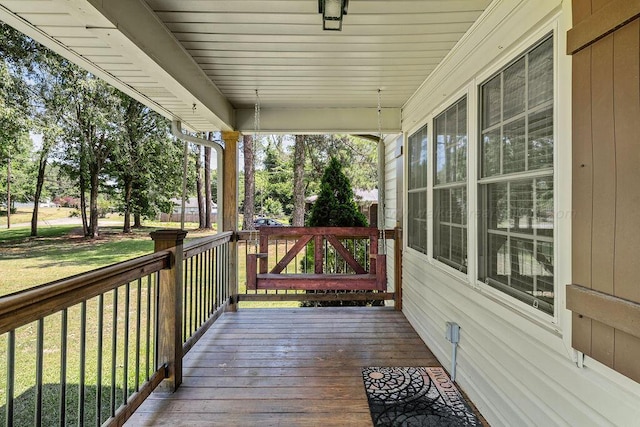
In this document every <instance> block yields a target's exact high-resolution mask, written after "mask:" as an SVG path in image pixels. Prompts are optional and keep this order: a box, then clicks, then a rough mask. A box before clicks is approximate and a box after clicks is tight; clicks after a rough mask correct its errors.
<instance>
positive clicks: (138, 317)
mask: <svg viewBox="0 0 640 427" xmlns="http://www.w3.org/2000/svg"><path fill="white" fill-rule="evenodd" d="M141 299H142V279H138V287H137V296H136V380H135V391H136V393H137V392H138V391H140V325H141V323H140V321H141V316H142V312H141V310H142V301H141Z"/></svg>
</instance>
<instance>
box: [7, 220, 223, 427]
mask: <svg viewBox="0 0 640 427" xmlns="http://www.w3.org/2000/svg"><path fill="white" fill-rule="evenodd" d="M151 225H152V226H150V227H145V228H143V229H140V230H135V231H134V232H133V233H132V234H129V235H124V234H122V233H121V228H120V227H101V228H100V237H99V238H98V239H96V240H90V239H85V238H84V237H83V236H82V233H81V230H80V229H79V227H78V226H77V225H60V226H42V227H40V230H39V233H40V236H39V237H36V238H31V237H29V234H30V229H29V228H28V227H22V228H15V229H9V230H6V229H4V230H0V272H2V274H0V296H2V295H6V294H8V293H11V292H16V291H19V290H23V289H26V288H29V287H32V286H35V285H39V284H43V283H47V282H50V281H52V280H56V279H60V278H64V277H68V276H71V275H74V274H77V273H81V272H85V271H88V270H93V269H95V268H99V267H103V266H106V265H109V264H113V263H116V262H120V261H123V260H127V259H130V258H134V257H137V256H140V255H144V254H148V253H151V252H153V241H152V240H151V238H150V237H149V233H150V232H151V231H153V230H155V229H157V228H177V227H179V225H178V224H167V223H162V224H156V223H152V224H151ZM187 225H188V226H193V224H187ZM212 233H213V232H212V231H208V232H203V231H191V232H190V233H189V235H188V236H187V238H188V239H193V238H200V237H204V236H206V235H209V234H212ZM130 295H131V305H130V307H129V309H128V310H127V309H125V307H124V306H123V304H124V301H125V296H126V292H125V288H124V287H121V288H120V289H119V291H118V309H117V310H116V312H117V318H118V321H117V330H115V331H114V329H113V327H112V316H113V313H114V293H113V292H110V293H107V294H106V295H105V296H104V301H103V303H102V304H103V305H102V306H100V305H99V299H98V298H92V299H91V300H89V301H88V303H87V318H86V327H87V331H86V346H87V353H86V361H85V366H86V372H85V375H86V377H85V380H84V382H85V398H86V400H87V401H88V402H91V403H89V404H88V406H87V407H86V408H85V410H86V413H85V416H84V420H85V423H86V424H87V425H95V424H96V421H95V412H96V411H95V409H96V407H95V402H96V397H95V396H96V395H97V393H98V390H101V392H102V398H101V401H102V410H101V413H102V417H101V419H102V421H104V420H105V419H106V418H107V417H108V409H109V406H110V404H111V400H110V399H111V391H112V390H114V392H115V398H116V406H117V405H119V404H120V403H121V402H122V399H123V389H124V379H123V376H124V367H123V360H124V348H125V347H124V338H125V337H126V336H127V335H126V334H127V332H128V333H129V339H128V341H129V350H128V352H129V354H130V359H129V360H130V366H131V370H130V371H129V372H128V377H129V381H128V382H129V384H130V387H131V384H133V381H134V378H135V371H134V369H135V367H133V366H132V365H131V364H132V361H134V360H135V356H134V355H133V353H132V352H133V348H134V347H135V346H134V344H135V338H134V335H135V331H136V326H135V313H136V310H135V306H136V303H137V299H136V293H135V284H134V285H133V286H132V290H131V292H130ZM146 295H147V291H146V286H145V285H143V287H142V293H141V296H140V299H141V301H142V307H141V313H142V319H144V318H145V317H146V309H145V303H144V301H145V300H146ZM152 300H155V298H152ZM99 313H102V314H103V316H104V317H103V319H104V324H103V327H102V331H103V334H104V343H103V345H102V347H101V348H102V352H101V353H102V356H101V359H102V360H103V367H102V369H101V371H102V374H101V379H100V383H101V384H102V387H101V388H100V389H98V388H97V387H96V384H97V383H98V376H97V371H96V366H97V360H98V350H97V349H98V348H100V347H99V346H98V344H97V337H98V329H99V328H98V324H99V323H98V315H99ZM127 316H128V317H129V319H130V321H131V324H130V326H129V328H128V329H127V330H126V331H125V327H124V322H125V317H127ZM68 322H69V323H68V325H69V326H68V331H67V337H68V340H69V341H68V348H67V353H66V354H67V358H68V365H67V372H66V379H67V383H68V387H67V395H66V402H65V403H66V404H65V406H66V409H65V413H66V414H67V416H68V417H69V418H71V420H69V421H70V422H72V423H73V424H75V421H77V413H78V402H79V400H78V396H79V394H78V380H79V378H80V377H79V372H80V370H79V366H80V362H79V354H80V349H79V340H78V337H79V336H80V325H81V324H82V322H81V316H80V306H74V307H72V308H71V309H69V310H68ZM60 325H61V314H60V313H56V314H53V315H51V316H48V317H46V318H45V320H44V334H43V335H44V343H43V355H44V358H43V361H44V366H43V399H44V401H43V408H44V417H45V418H44V425H51V424H57V419H58V417H59V410H58V408H59V406H60V401H59V378H60V356H61V355H60V352H61V342H60V334H61V326H60ZM36 331H37V324H36V323H31V324H28V325H25V326H23V327H21V328H18V329H17V330H16V348H15V351H16V354H15V360H16V361H15V371H14V372H15V396H16V401H15V408H14V410H15V414H16V419H15V425H31V424H32V420H33V416H34V407H35V388H34V385H35V384H34V378H35V370H36V364H35V360H36V359H35V355H36V353H37V351H36V338H35V337H36ZM141 332H142V335H143V337H144V335H145V333H146V331H145V326H144V323H143V324H142V325H141ZM114 334H115V336H116V341H117V345H116V347H117V355H116V360H117V362H116V364H115V371H114V372H113V374H114V375H112V372H111V371H110V369H111V368H110V367H111V358H112V355H111V347H110V343H111V340H112V338H113V335H114ZM142 345H143V348H146V347H145V343H144V339H143V342H142ZM150 347H151V349H153V343H151V345H150ZM6 349H7V334H4V335H2V336H0V425H4V424H5V423H4V415H5V404H6V394H5V387H4V386H5V384H6V375H7V370H6V367H7V353H6ZM151 357H153V354H152V353H151ZM140 364H141V365H143V367H144V363H143V362H142V361H141V362H140ZM144 378H145V375H144V373H142V372H141V373H140V379H141V381H144ZM112 385H114V386H115V388H112Z"/></svg>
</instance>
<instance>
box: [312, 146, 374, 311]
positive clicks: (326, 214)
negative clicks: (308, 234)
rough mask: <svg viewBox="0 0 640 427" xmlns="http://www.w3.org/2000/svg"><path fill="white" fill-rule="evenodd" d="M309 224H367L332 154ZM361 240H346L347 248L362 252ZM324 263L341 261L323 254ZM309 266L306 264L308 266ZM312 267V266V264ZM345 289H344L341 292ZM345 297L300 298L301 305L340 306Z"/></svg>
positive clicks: (348, 182)
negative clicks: (314, 301) (335, 298)
mask: <svg viewBox="0 0 640 427" xmlns="http://www.w3.org/2000/svg"><path fill="white" fill-rule="evenodd" d="M307 225H308V226H310V227H366V226H367V219H366V218H365V216H364V215H363V214H362V213H361V212H360V210H359V209H358V206H357V205H356V203H355V200H354V198H353V189H352V188H351V182H350V181H349V178H347V176H346V175H345V174H344V172H343V171H342V165H341V164H340V162H339V161H338V159H336V158H335V157H331V160H330V161H329V165H328V166H327V167H326V169H325V170H324V174H323V175H322V181H321V182H320V194H319V195H318V199H317V200H316V201H315V203H314V204H313V207H312V208H311V212H310V214H309V219H308V224H307ZM360 245H361V242H350V243H347V248H348V249H350V250H351V253H353V254H356V253H364V252H366V251H365V250H362V249H364V248H359V246H360ZM313 254H314V247H313V244H310V245H308V246H307V251H306V254H305V260H304V261H303V262H304V263H305V265H306V266H309V265H311V266H312V265H313ZM325 262H326V263H327V264H333V265H334V266H335V267H336V269H337V268H339V265H340V263H338V262H337V257H336V255H335V254H333V255H330V254H327V256H326V258H325ZM307 268H308V267H307ZM311 268H313V267H311ZM344 293H346V292H344ZM345 303H346V302H345V301H341V300H336V301H329V302H322V303H320V302H316V303H315V304H312V303H310V302H308V301H303V302H302V303H301V305H302V306H303V307H309V306H325V307H326V306H339V305H345ZM350 305H367V302H366V301H365V302H351V303H350Z"/></svg>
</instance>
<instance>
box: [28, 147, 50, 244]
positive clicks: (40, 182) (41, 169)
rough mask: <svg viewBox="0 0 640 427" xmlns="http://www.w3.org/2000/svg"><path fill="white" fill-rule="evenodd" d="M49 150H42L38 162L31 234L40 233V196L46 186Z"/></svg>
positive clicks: (33, 235)
mask: <svg viewBox="0 0 640 427" xmlns="http://www.w3.org/2000/svg"><path fill="white" fill-rule="evenodd" d="M48 155H49V151H48V150H45V149H44V148H43V149H42V151H41V152H40V159H39V162H38V178H37V180H36V193H35V195H34V199H35V200H34V201H33V214H32V215H31V236H32V237H35V236H37V235H38V208H39V207H40V196H41V195H42V187H43V186H44V173H45V171H46V169H47V157H48Z"/></svg>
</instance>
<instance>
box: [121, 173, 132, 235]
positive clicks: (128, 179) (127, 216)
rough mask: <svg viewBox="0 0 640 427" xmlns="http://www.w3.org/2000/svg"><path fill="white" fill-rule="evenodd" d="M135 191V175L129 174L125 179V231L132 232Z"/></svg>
mask: <svg viewBox="0 0 640 427" xmlns="http://www.w3.org/2000/svg"><path fill="white" fill-rule="evenodd" d="M132 193H133V177H132V176H131V175H127V176H126V177H125V179H124V226H123V227H122V232H123V233H131V194H132Z"/></svg>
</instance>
